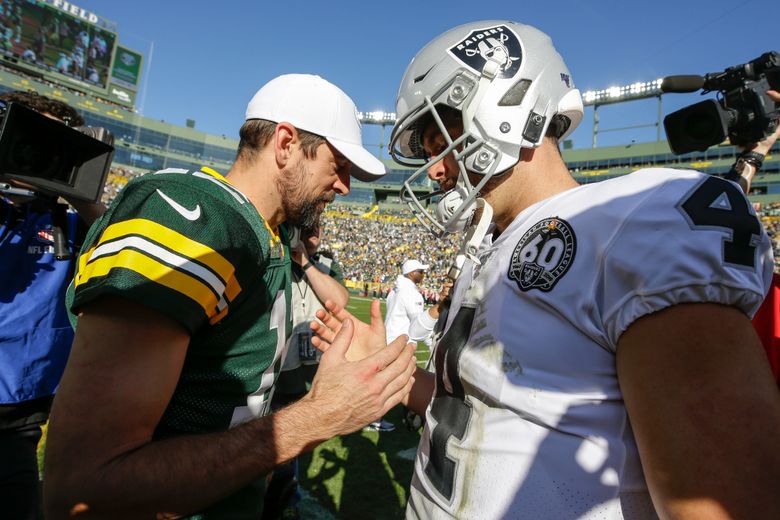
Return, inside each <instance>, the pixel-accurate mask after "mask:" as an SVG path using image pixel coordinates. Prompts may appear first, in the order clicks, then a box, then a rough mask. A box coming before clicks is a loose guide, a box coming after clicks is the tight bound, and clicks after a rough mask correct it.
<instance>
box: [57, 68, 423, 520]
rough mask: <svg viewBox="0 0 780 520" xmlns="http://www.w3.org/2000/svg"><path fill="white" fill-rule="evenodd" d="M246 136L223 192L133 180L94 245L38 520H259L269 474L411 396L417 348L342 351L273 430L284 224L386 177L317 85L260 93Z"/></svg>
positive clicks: (285, 291) (330, 88) (191, 178)
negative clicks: (352, 185)
mask: <svg viewBox="0 0 780 520" xmlns="http://www.w3.org/2000/svg"><path fill="white" fill-rule="evenodd" d="M240 135H241V141H240V144H239V151H238V156H237V159H236V162H235V164H234V166H233V168H231V170H230V172H229V173H228V174H227V176H225V177H222V176H221V175H220V174H218V173H217V172H215V171H213V170H211V169H208V168H203V169H202V170H200V171H186V170H180V169H167V170H163V171H160V172H156V173H154V174H148V175H145V176H143V177H140V178H138V179H136V180H134V181H132V182H131V183H129V184H128V185H127V187H126V188H125V189H124V190H123V192H122V193H121V194H120V195H119V196H118V197H117V199H116V200H115V202H114V203H113V204H112V206H111V208H110V209H109V210H108V212H107V213H106V214H105V215H104V216H103V218H101V219H100V220H99V221H98V222H97V223H96V224H95V225H94V226H93V227H92V229H91V230H90V233H89V236H88V237H87V240H86V241H85V246H84V248H83V249H82V254H81V256H80V258H79V265H78V271H77V274H76V276H75V279H74V282H73V285H72V287H71V291H70V292H71V294H70V298H69V304H70V309H71V311H72V312H73V313H74V314H76V315H77V316H78V317H77V329H76V339H75V341H74V345H73V351H72V354H71V358H70V360H69V363H68V366H67V368H66V371H65V375H64V378H63V381H62V384H61V387H60V390H59V393H58V394H57V399H56V402H55V404H54V410H53V412H52V419H51V424H50V428H49V440H48V444H47V451H46V468H45V472H46V484H45V491H44V494H45V502H46V509H47V513H48V514H47V517H48V518H62V517H66V516H84V517H92V516H95V517H111V518H119V517H126V516H127V517H133V518H135V517H142V516H154V515H157V516H158V517H159V516H166V515H168V514H172V515H179V516H186V515H191V516H194V517H199V518H236V519H237V518H259V517H260V514H261V509H262V503H263V487H264V477H265V475H266V474H268V473H269V472H270V471H271V470H272V469H273V467H274V466H276V465H278V464H280V463H282V462H284V461H287V460H289V459H292V458H293V457H295V456H297V455H298V454H300V453H301V452H303V451H305V450H308V449H311V448H313V447H314V446H316V445H317V444H318V443H320V442H322V441H323V440H326V439H328V438H330V437H332V436H334V435H339V434H345V433H349V432H352V431H355V430H357V429H359V428H361V427H362V426H364V425H365V424H368V423H369V422H371V421H372V420H375V419H376V418H378V417H380V416H381V415H382V414H384V413H385V412H387V410H388V409H390V408H391V407H392V406H394V405H395V404H397V403H398V402H399V401H400V400H401V398H402V397H403V396H404V395H405V394H406V393H407V392H408V390H409V388H410V385H411V381H410V378H411V374H412V373H413V371H414V368H415V360H414V355H413V345H407V344H406V341H405V340H403V339H402V340H401V341H399V342H397V343H395V344H393V345H392V346H391V347H390V348H387V349H383V350H382V351H381V352H380V353H379V354H377V356H375V357H372V358H369V359H366V360H364V361H361V362H355V363H353V362H348V361H347V358H346V356H345V354H346V347H345V348H344V349H342V350H341V351H333V352H331V353H329V354H327V355H325V356H323V358H322V361H321V363H320V369H319V371H318V374H317V376H316V378H315V380H314V382H313V385H312V389H311V391H310V392H309V393H308V394H307V395H306V396H305V397H303V398H302V399H301V400H300V401H298V402H296V403H294V404H292V405H290V406H289V407H287V408H284V409H282V410H280V411H278V412H276V413H273V414H270V410H269V406H268V405H269V403H270V400H271V395H272V392H273V385H274V382H275V380H276V376H277V374H278V372H279V368H280V366H281V363H282V359H283V357H284V348H285V339H286V336H287V335H288V334H289V332H290V315H291V313H290V294H291V287H290V277H291V271H290V256H291V255H290V249H289V242H288V237H287V236H286V233H285V231H284V229H283V228H284V226H281V227H280V224H282V223H283V222H285V221H290V222H292V223H293V224H297V225H302V226H306V225H307V224H311V223H312V222H316V221H317V219H318V218H319V216H320V214H321V212H322V210H323V209H324V207H325V205H326V204H327V203H328V202H330V201H332V200H333V198H334V197H335V195H337V194H341V195H344V194H346V193H348V191H349V182H350V175H352V176H354V177H356V178H358V179H361V180H372V179H375V178H378V177H380V176H381V175H382V174H384V171H385V169H384V166H383V165H382V163H381V162H380V161H379V160H378V159H376V158H375V157H373V156H372V155H371V154H370V153H369V152H367V151H366V150H365V149H364V148H363V147H362V144H361V136H360V126H359V122H358V119H357V116H356V110H355V106H354V103H353V102H352V100H351V99H349V97H347V95H346V94H344V93H343V92H342V91H341V90H339V89H338V88H337V87H335V86H334V85H332V84H330V83H328V82H327V81H325V80H323V79H321V78H319V77H316V76H309V75H286V76H280V77H278V78H276V79H274V80H272V81H271V82H269V83H268V84H266V85H265V86H264V87H263V88H261V89H260V90H259V91H258V92H257V94H256V95H255V96H254V98H253V99H252V101H251V102H250V103H249V106H248V108H247V121H246V123H245V124H244V126H243V127H242V128H241V132H240ZM349 334H350V333H349V332H347V333H346V335H347V336H349ZM347 343H348V342H345V343H344V344H347Z"/></svg>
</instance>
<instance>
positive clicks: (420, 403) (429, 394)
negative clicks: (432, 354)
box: [401, 367, 436, 415]
mask: <svg viewBox="0 0 780 520" xmlns="http://www.w3.org/2000/svg"><path fill="white" fill-rule="evenodd" d="M412 377H414V385H412V390H411V391H410V392H409V394H408V395H407V396H406V397H405V398H404V399H403V400H402V401H401V402H402V403H403V405H404V406H406V407H407V408H409V409H410V410H412V411H413V412H414V413H416V414H417V415H425V410H427V409H428V405H429V404H430V403H431V399H433V391H434V387H435V382H436V379H435V378H436V375H435V374H434V373H433V372H428V371H427V370H425V369H424V368H419V367H418V368H417V370H415V372H414V376H412Z"/></svg>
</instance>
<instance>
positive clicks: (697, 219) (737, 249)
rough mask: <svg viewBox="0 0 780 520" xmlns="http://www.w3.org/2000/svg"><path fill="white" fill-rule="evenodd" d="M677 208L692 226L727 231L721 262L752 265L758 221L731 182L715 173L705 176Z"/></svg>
mask: <svg viewBox="0 0 780 520" xmlns="http://www.w3.org/2000/svg"><path fill="white" fill-rule="evenodd" d="M679 209H680V211H681V212H682V213H683V214H684V215H685V216H686V218H687V220H688V222H689V223H690V225H691V228H692V229H712V228H718V229H721V230H723V231H724V232H725V233H727V236H726V238H724V239H723V261H724V263H726V264H731V265H737V266H745V267H750V268H754V267H755V265H756V246H757V245H758V244H759V241H760V240H761V224H760V223H759V221H758V218H756V215H755V214H754V213H753V212H752V211H751V208H750V206H749V203H748V200H747V198H745V196H744V195H743V193H742V190H741V189H740V188H738V187H737V186H736V185H735V184H733V183H731V182H729V181H726V180H723V179H720V178H718V177H707V178H706V179H704V181H703V182H702V183H701V184H700V185H699V186H698V187H697V188H696V189H695V190H694V191H693V192H691V193H690V194H689V195H688V197H687V198H686V199H685V200H684V201H683V202H682V203H681V204H680V205H679Z"/></svg>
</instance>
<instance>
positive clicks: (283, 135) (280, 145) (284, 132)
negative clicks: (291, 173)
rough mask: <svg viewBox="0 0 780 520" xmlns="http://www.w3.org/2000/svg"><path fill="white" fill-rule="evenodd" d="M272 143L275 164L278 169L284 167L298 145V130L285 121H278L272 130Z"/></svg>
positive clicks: (288, 162)
mask: <svg viewBox="0 0 780 520" xmlns="http://www.w3.org/2000/svg"><path fill="white" fill-rule="evenodd" d="M273 145H274V157H275V158H276V164H277V166H278V167H279V168H280V169H281V168H284V167H286V166H287V165H288V164H290V161H291V160H292V157H293V153H294V151H295V148H296V147H297V146H298V130H296V128H295V127H294V126H293V125H291V124H290V123H287V122H285V121H282V122H281V123H278V124H277V125H276V129H275V130H274V138H273Z"/></svg>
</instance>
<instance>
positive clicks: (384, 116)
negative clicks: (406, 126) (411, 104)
mask: <svg viewBox="0 0 780 520" xmlns="http://www.w3.org/2000/svg"><path fill="white" fill-rule="evenodd" d="M358 119H359V120H360V122H361V123H362V124H365V125H379V126H380V127H381V128H382V137H381V138H380V140H379V158H380V159H381V158H382V149H383V148H384V147H385V127H386V126H388V125H390V126H392V125H394V124H395V120H396V115H395V112H384V111H382V110H375V111H374V112H358Z"/></svg>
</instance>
